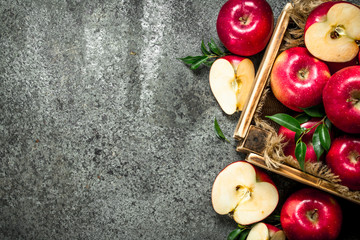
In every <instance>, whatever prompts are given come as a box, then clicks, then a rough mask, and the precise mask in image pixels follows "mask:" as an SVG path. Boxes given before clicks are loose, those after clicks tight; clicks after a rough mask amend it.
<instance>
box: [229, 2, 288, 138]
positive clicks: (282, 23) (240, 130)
mask: <svg viewBox="0 0 360 240" xmlns="http://www.w3.org/2000/svg"><path fill="white" fill-rule="evenodd" d="M291 9H292V5H291V3H287V4H286V5H285V7H284V9H283V10H282V12H281V14H280V16H279V18H278V21H277V23H276V27H275V31H274V33H273V35H272V37H271V39H270V42H269V44H268V46H267V48H266V50H265V54H264V57H263V59H262V61H261V63H260V66H259V70H258V72H257V74H256V76H255V81H254V84H253V87H252V91H251V94H249V97H248V100H247V103H246V104H245V106H244V109H243V111H242V113H241V116H240V120H239V122H238V124H237V126H236V129H235V133H234V137H235V138H237V139H243V138H245V136H246V134H247V132H248V130H249V127H250V124H251V121H252V118H253V116H254V113H255V110H256V107H257V105H258V103H259V100H260V97H261V94H262V92H263V90H264V88H265V86H266V83H267V79H268V77H269V75H270V72H271V68H272V65H273V63H274V61H275V58H276V56H277V52H278V51H279V48H280V45H281V42H282V39H283V37H284V34H285V31H286V29H287V26H288V24H289V18H290V10H291Z"/></svg>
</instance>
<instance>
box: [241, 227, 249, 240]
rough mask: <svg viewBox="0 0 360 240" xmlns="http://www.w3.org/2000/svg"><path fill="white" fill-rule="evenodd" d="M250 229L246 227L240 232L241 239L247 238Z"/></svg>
mask: <svg viewBox="0 0 360 240" xmlns="http://www.w3.org/2000/svg"><path fill="white" fill-rule="evenodd" d="M249 232H250V229H245V230H243V231H242V232H241V233H240V237H239V240H245V239H246V238H247V236H248V235H249Z"/></svg>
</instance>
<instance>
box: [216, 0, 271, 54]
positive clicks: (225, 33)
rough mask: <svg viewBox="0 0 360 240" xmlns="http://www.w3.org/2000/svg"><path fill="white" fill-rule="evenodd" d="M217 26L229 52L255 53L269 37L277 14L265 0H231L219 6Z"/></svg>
mask: <svg viewBox="0 0 360 240" xmlns="http://www.w3.org/2000/svg"><path fill="white" fill-rule="evenodd" d="M241 18H243V19H246V20H244V21H241V20H240V19H241ZM216 29H217V33H218V35H219V39H220V41H221V42H222V43H223V44H224V46H225V47H226V48H227V49H228V50H229V51H230V52H232V53H234V54H237V55H241V56H252V55H254V54H256V53H259V52H260V51H262V50H263V49H264V48H265V47H266V45H267V43H268V41H269V40H270V37H271V34H272V32H273V29H274V15H273V12H272V9H271V7H270V5H269V4H268V3H267V2H266V1H265V0H229V1H227V2H226V3H225V4H224V5H223V6H222V7H221V9H220V12H219V15H218V18H217V22H216Z"/></svg>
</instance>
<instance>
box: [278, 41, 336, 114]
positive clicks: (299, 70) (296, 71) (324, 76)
mask: <svg viewBox="0 0 360 240" xmlns="http://www.w3.org/2000/svg"><path fill="white" fill-rule="evenodd" d="M330 76H331V75H330V71H329V68H328V66H327V65H326V64H325V63H324V62H322V61H320V60H318V59H317V58H315V57H313V56H312V55H311V54H310V53H309V52H308V50H307V49H306V48H304V47H294V48H290V49H287V50H285V51H283V52H282V53H281V54H280V55H279V56H278V57H277V59H276V60H275V63H274V66H273V70H272V72H271V89H272V91H273V93H274V95H275V97H276V98H277V99H278V100H279V101H280V102H281V103H282V104H284V105H285V106H286V107H288V108H290V109H292V110H294V111H298V112H302V111H303V110H301V109H300V108H308V107H311V106H315V105H318V104H320V103H321V100H322V90H323V88H324V86H325V84H326V83H327V81H328V80H329V78H330Z"/></svg>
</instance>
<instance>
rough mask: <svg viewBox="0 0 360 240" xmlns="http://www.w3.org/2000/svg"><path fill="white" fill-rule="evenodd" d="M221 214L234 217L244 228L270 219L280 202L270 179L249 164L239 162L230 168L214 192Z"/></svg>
mask: <svg viewBox="0 0 360 240" xmlns="http://www.w3.org/2000/svg"><path fill="white" fill-rule="evenodd" d="M211 199H212V205H213V208H214V210H215V211H216V212H217V213H218V214H222V215H225V214H229V213H231V214H232V215H233V218H234V220H235V221H236V222H237V223H239V224H241V225H249V224H252V223H255V222H259V221H261V220H263V219H264V218H266V217H268V216H269V215H270V214H271V213H272V212H273V211H274V209H275V208H276V206H277V204H278V201H279V194H278V191H277V188H276V187H275V185H274V183H273V182H272V181H271V179H270V178H269V177H268V176H267V175H266V174H265V173H264V172H261V171H260V170H259V169H256V168H255V167H254V166H253V165H251V164H250V163H247V162H245V161H238V162H234V163H232V164H230V165H228V166H227V167H226V168H225V169H224V170H222V171H221V172H220V173H219V175H218V176H217V177H216V179H215V181H214V184H213V187H212V193H211Z"/></svg>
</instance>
